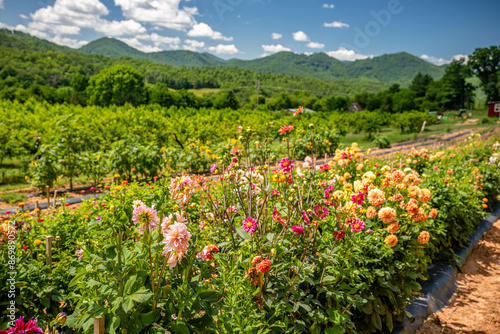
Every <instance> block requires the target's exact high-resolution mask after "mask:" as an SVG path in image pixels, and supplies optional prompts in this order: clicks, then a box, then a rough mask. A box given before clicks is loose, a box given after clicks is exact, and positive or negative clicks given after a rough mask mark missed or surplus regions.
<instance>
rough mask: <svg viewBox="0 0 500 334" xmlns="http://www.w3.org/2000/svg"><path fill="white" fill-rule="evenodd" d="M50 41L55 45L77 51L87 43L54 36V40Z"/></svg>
mask: <svg viewBox="0 0 500 334" xmlns="http://www.w3.org/2000/svg"><path fill="white" fill-rule="evenodd" d="M50 40H51V41H52V42H54V43H56V44H59V45H66V46H69V47H70V48H73V49H78V48H80V47H82V46H84V45H85V44H87V43H88V42H87V41H80V40H77V39H73V38H68V37H61V36H59V35H56V36H55V37H54V38H51V39H50Z"/></svg>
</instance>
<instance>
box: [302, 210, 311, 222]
mask: <svg viewBox="0 0 500 334" xmlns="http://www.w3.org/2000/svg"><path fill="white" fill-rule="evenodd" d="M301 213H302V218H303V219H304V221H305V222H306V223H307V225H311V220H310V219H309V217H308V216H307V212H305V211H302V212H301Z"/></svg>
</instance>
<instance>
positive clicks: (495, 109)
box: [488, 101, 500, 117]
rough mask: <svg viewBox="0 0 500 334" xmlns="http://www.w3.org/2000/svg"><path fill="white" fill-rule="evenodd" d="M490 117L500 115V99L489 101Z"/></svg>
mask: <svg viewBox="0 0 500 334" xmlns="http://www.w3.org/2000/svg"><path fill="white" fill-rule="evenodd" d="M488 117H500V101H497V102H488Z"/></svg>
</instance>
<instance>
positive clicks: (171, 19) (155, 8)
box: [115, 0, 198, 30]
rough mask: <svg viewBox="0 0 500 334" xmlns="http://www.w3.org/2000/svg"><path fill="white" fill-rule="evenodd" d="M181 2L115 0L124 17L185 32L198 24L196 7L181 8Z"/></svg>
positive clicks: (175, 0) (177, 0)
mask: <svg viewBox="0 0 500 334" xmlns="http://www.w3.org/2000/svg"><path fill="white" fill-rule="evenodd" d="M180 2H181V0H154V1H151V0H115V5H116V6H120V7H121V9H122V13H123V16H124V17H126V18H129V19H132V20H135V21H138V22H148V23H150V24H152V25H157V26H161V27H165V28H169V29H175V30H185V29H189V28H191V27H193V26H194V25H195V24H196V20H195V19H194V15H197V14H198V8H196V7H182V8H180V7H179V4H180Z"/></svg>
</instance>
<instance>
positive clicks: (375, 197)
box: [368, 188, 385, 206]
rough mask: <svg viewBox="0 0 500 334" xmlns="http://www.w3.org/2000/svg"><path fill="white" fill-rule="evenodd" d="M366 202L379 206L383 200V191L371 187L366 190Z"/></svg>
mask: <svg viewBox="0 0 500 334" xmlns="http://www.w3.org/2000/svg"><path fill="white" fill-rule="evenodd" d="M368 202H370V204H371V205H374V206H381V205H382V204H384V202H385V195H384V192H383V191H382V190H380V189H377V188H375V189H372V190H370V191H369V192H368Z"/></svg>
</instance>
